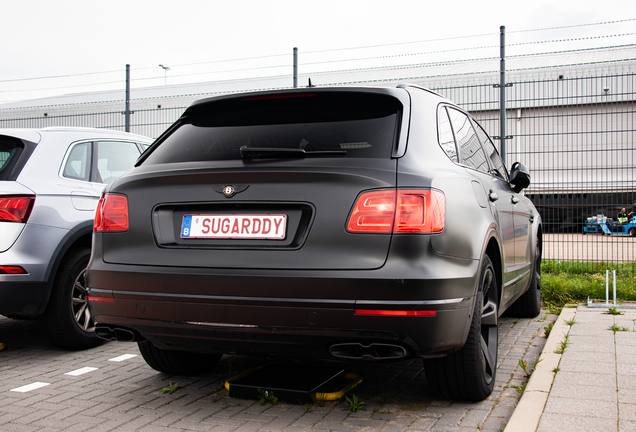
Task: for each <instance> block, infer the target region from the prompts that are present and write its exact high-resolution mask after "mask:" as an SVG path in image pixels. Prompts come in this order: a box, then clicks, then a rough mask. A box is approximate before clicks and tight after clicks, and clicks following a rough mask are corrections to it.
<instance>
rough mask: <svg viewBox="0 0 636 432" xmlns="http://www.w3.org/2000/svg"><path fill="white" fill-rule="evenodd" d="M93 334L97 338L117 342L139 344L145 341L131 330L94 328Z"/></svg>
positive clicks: (106, 327) (105, 327)
mask: <svg viewBox="0 0 636 432" xmlns="http://www.w3.org/2000/svg"><path fill="white" fill-rule="evenodd" d="M95 334H96V335H97V337H98V338H100V339H104V340H107V341H117V342H141V341H143V340H145V339H144V338H143V337H142V336H141V335H139V334H138V333H137V332H135V331H133V330H128V329H124V328H120V327H108V326H100V325H98V326H95Z"/></svg>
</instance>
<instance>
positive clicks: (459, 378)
mask: <svg viewBox="0 0 636 432" xmlns="http://www.w3.org/2000/svg"><path fill="white" fill-rule="evenodd" d="M498 298H499V296H498V293H497V279H496V274H495V270H494V267H493V265H492V262H491V261H490V259H489V258H488V256H486V257H484V261H483V263H482V266H481V273H480V286H479V292H478V293H477V297H476V301H475V310H474V312H473V317H472V320H471V323H470V330H469V332H468V338H467V340H466V344H465V345H464V346H463V347H462V348H461V349H460V350H459V351H456V352H454V353H452V354H450V355H448V356H447V357H444V358H437V359H425V360H424V369H425V372H426V379H427V381H428V385H429V388H430V389H431V390H432V391H433V393H435V394H436V395H437V396H440V397H442V398H445V399H450V400H464V401H473V402H477V401H481V400H484V399H486V398H487V397H488V396H490V394H491V393H492V390H493V388H494V385H495V376H496V372H497V348H498V337H499V335H498V326H497V324H498V323H497V319H498V318H497V317H498Z"/></svg>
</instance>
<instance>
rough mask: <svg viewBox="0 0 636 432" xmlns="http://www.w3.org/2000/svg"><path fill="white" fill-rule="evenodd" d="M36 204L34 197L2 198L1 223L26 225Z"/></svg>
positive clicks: (0, 200) (0, 198)
mask: <svg viewBox="0 0 636 432" xmlns="http://www.w3.org/2000/svg"><path fill="white" fill-rule="evenodd" d="M34 202H35V197H34V196H33V195H16V196H2V197H0V221H2V222H18V223H26V221H27V220H28V219H29V216H30V215H31V210H32V209H33V203H34Z"/></svg>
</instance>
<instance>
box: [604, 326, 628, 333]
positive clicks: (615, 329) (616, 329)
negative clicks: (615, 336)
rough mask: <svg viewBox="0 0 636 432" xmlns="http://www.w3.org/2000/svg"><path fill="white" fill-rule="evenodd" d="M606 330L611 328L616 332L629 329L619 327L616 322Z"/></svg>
mask: <svg viewBox="0 0 636 432" xmlns="http://www.w3.org/2000/svg"><path fill="white" fill-rule="evenodd" d="M608 330H612V331H613V332H614V333H616V332H617V331H629V329H628V328H627V327H619V326H617V325H616V324H614V325H613V326H611V327H610V328H608Z"/></svg>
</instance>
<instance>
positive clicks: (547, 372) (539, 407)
mask: <svg viewBox="0 0 636 432" xmlns="http://www.w3.org/2000/svg"><path fill="white" fill-rule="evenodd" d="M575 315H576V308H563V309H562V310H561V314H560V315H559V318H558V319H557V320H556V322H555V323H554V326H553V327H552V330H551V331H550V335H549V336H548V340H547V341H546V343H545V346H544V347H543V351H542V352H541V356H540V357H539V360H538V361H537V363H535V366H536V368H535V370H534V372H532V375H531V376H530V380H529V381H528V384H527V385H526V388H525V390H524V392H523V395H522V396H521V400H519V403H518V404H517V407H516V408H515V410H514V412H513V413H512V416H511V417H510V420H508V423H507V424H506V428H505V429H504V432H535V431H536V430H537V428H538V427H539V421H541V416H542V415H543V410H544V408H545V404H546V402H547V401H548V396H549V395H550V389H551V388H552V383H553V382H554V376H555V372H553V371H554V369H556V368H557V367H559V363H560V362H561V354H556V353H555V351H556V350H557V349H558V347H559V345H560V344H561V342H562V341H563V340H565V338H566V337H567V336H568V334H569V332H570V326H569V325H567V324H566V323H565V322H566V321H570V320H572V319H574V316H575Z"/></svg>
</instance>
